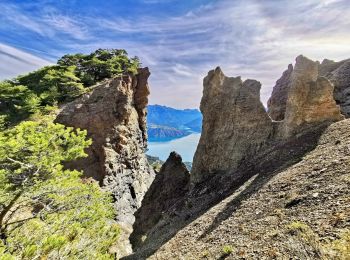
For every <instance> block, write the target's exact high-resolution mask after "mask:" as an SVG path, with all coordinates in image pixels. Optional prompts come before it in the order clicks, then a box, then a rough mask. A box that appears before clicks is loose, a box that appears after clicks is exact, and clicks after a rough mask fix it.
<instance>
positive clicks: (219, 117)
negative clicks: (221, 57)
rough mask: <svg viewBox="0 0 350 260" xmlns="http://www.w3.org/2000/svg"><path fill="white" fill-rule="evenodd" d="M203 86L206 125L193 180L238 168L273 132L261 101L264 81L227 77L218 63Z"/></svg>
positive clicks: (196, 156)
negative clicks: (261, 88)
mask: <svg viewBox="0 0 350 260" xmlns="http://www.w3.org/2000/svg"><path fill="white" fill-rule="evenodd" d="M203 86H204V90H203V97H202V101H201V105H200V110H201V112H202V114H203V126H202V135H201V138H200V141H199V144H198V147H197V151H196V153H195V155H194V160H193V168H192V172H191V179H192V181H193V182H200V181H202V180H204V179H206V178H207V177H210V176H211V175H212V174H214V173H219V172H226V171H228V170H230V169H234V168H237V167H238V165H239V164H240V163H241V162H242V161H244V160H245V159H247V158H249V157H250V156H251V155H254V154H255V153H256V152H257V151H258V150H260V149H262V147H264V146H265V145H266V143H268V142H269V139H270V137H271V136H272V133H273V123H272V122H271V120H270V118H269V116H268V115H267V113H266V111H265V108H264V106H263V105H262V103H261V102H260V87H261V84H260V82H258V81H256V80H246V81H244V82H242V80H241V78H240V77H237V78H233V77H226V76H225V75H224V73H223V72H222V71H221V69H220V68H219V67H218V68H216V69H215V70H211V71H209V73H208V75H207V76H206V77H205V78H204V81H203ZM247 140H249V141H247Z"/></svg>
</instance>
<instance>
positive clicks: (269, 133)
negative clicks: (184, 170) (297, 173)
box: [191, 56, 343, 183]
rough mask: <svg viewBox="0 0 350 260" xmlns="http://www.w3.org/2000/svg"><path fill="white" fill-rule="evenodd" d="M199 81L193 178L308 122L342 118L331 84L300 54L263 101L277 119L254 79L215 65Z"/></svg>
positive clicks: (226, 167) (234, 164)
mask: <svg viewBox="0 0 350 260" xmlns="http://www.w3.org/2000/svg"><path fill="white" fill-rule="evenodd" d="M203 86H204V90H203V97H202V101H201V106H200V109H201V111H202V113H203V130H202V135H201V139H200V141H199V144H198V147H197V150H196V153H195V156H194V161H193V168H192V174H191V180H192V182H194V183H198V182H201V181H204V180H206V179H207V178H208V177H210V176H212V175H213V174H220V173H223V172H228V171H234V170H235V169H237V168H238V167H239V166H240V165H242V164H244V163H246V162H249V161H251V160H252V158H254V156H255V155H256V154H258V153H259V152H260V151H262V150H263V149H266V148H267V147H269V146H271V145H273V144H274V143H276V142H279V141H281V140H285V139H288V138H290V137H291V136H293V135H295V134H298V133H301V132H302V131H306V130H307V129H308V128H310V127H311V128H312V127H315V126H316V125H319V124H323V123H325V122H334V121H338V120H341V119H343V116H342V115H341V113H340V109H339V106H338V105H337V104H336V102H335V101H334V98H333V85H332V83H331V82H330V81H329V80H328V79H327V78H325V77H319V72H318V63H317V62H313V61H311V60H309V59H307V58H306V57H304V56H298V57H297V59H296V64H295V67H294V69H293V67H292V66H291V65H290V66H289V67H288V70H287V71H285V72H284V74H283V76H282V78H281V79H279V80H278V81H277V87H276V88H275V91H274V94H273V97H272V98H271V99H270V101H269V105H270V108H269V112H270V115H272V116H273V118H272V119H274V120H279V119H283V120H282V121H280V122H276V121H273V120H271V118H270V117H269V115H268V113H267V112H266V111H265V108H264V106H263V105H262V103H261V102H260V87H261V84H260V83H259V82H258V81H256V80H246V81H244V82H242V80H241V78H240V77H237V78H232V77H227V76H225V75H224V74H223V72H222V71H221V69H220V68H216V69H215V70H212V71H210V72H209V73H208V75H207V77H205V79H204V81H203ZM271 113H272V114H271Z"/></svg>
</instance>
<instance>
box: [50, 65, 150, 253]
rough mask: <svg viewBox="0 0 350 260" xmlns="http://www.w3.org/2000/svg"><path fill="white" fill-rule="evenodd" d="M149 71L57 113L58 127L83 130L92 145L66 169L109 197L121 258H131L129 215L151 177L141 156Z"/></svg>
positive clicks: (98, 88) (100, 88)
mask: <svg viewBox="0 0 350 260" xmlns="http://www.w3.org/2000/svg"><path fill="white" fill-rule="evenodd" d="M149 75H150V73H149V71H148V68H145V69H140V70H139V73H138V75H137V76H124V77H122V78H114V79H110V80H107V81H105V82H103V83H101V84H99V85H97V86H95V87H94V88H93V89H92V91H91V92H90V93H87V94H85V95H83V96H82V97H81V98H78V99H77V100H75V101H73V102H71V103H68V104H67V105H65V106H64V107H62V108H61V111H60V113H59V114H58V116H57V119H56V121H57V122H59V123H62V124H64V125H67V126H73V127H76V128H81V129H86V130H87V132H88V136H89V137H90V138H91V139H92V145H91V147H89V148H88V149H87V154H88V157H87V158H84V159H80V160H77V161H75V162H72V163H69V164H68V165H67V167H70V168H74V169H78V170H83V171H84V175H85V176H86V177H93V178H94V179H96V180H98V181H99V182H100V183H101V185H102V186H103V187H104V188H105V189H107V190H109V191H111V192H112V194H113V197H114V200H115V202H114V206H115V209H116V212H117V221H118V222H119V224H120V225H121V226H122V228H123V229H124V231H125V232H124V234H123V236H124V237H123V238H122V239H121V242H120V245H121V247H120V248H122V251H124V252H120V255H119V256H121V255H125V254H127V253H130V252H131V246H130V245H128V241H127V238H128V235H129V234H130V233H131V231H132V224H133V223H134V220H135V218H134V215H133V213H134V212H135V211H136V210H137V208H139V207H140V206H141V201H142V199H143V196H144V194H145V193H146V191H147V189H148V188H149V186H150V184H151V182H152V180H153V178H154V172H153V170H152V169H151V167H150V166H149V164H148V161H147V158H146V155H145V153H144V151H145V148H146V145H147V133H146V113H147V112H146V106H147V102H148V95H149V88H148V83H147V78H148V76H149Z"/></svg>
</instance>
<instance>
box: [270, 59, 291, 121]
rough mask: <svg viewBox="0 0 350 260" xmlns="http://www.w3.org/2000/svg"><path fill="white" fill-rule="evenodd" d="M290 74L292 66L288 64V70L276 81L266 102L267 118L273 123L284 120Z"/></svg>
mask: <svg viewBox="0 0 350 260" xmlns="http://www.w3.org/2000/svg"><path fill="white" fill-rule="evenodd" d="M292 72H293V65H292V64H289V65H288V69H287V70H286V71H284V72H283V74H282V77H281V78H280V79H279V80H277V81H276V85H275V86H274V88H273V91H272V94H271V97H270V99H269V100H268V101H267V108H268V113H269V116H270V117H271V118H272V119H273V120H275V121H281V120H283V119H284V114H285V112H286V103H287V96H288V90H289V84H290V79H291V75H292Z"/></svg>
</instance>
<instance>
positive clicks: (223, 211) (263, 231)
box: [139, 120, 350, 259]
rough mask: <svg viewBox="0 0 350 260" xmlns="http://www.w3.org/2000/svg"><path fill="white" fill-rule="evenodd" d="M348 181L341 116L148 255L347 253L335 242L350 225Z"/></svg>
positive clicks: (347, 132)
mask: <svg viewBox="0 0 350 260" xmlns="http://www.w3.org/2000/svg"><path fill="white" fill-rule="evenodd" d="M264 178H265V179H266V181H263V179H264ZM349 187H350V120H343V121H340V122H337V123H334V124H332V125H331V126H330V127H328V128H327V129H326V131H325V132H324V133H323V134H322V135H321V137H320V139H319V141H318V145H317V147H316V148H315V149H314V150H313V151H311V152H309V153H307V154H306V155H305V156H304V157H303V158H302V160H301V161H300V162H299V163H297V164H294V165H293V166H290V167H287V168H285V169H284V170H282V171H277V172H274V173H271V172H270V173H269V175H266V173H263V172H261V173H259V174H257V175H255V176H253V177H251V178H250V179H249V180H248V181H246V182H245V184H244V185H243V186H241V187H240V188H239V189H238V190H236V191H235V192H234V193H233V194H232V195H230V196H229V197H227V198H226V199H224V200H222V201H221V202H219V203H217V204H216V205H214V206H213V207H211V208H210V209H208V210H207V211H206V212H205V213H203V214H201V215H200V216H199V217H198V218H196V219H193V221H191V222H190V223H188V224H187V225H186V226H184V227H183V228H182V229H180V230H178V232H173V233H174V236H173V237H172V238H171V239H170V240H169V241H168V242H166V243H165V244H163V245H162V246H161V247H160V248H159V249H158V250H156V251H155V252H154V253H153V255H152V256H151V257H150V259H225V258H227V259H350V258H349V257H350V256H349V255H345V254H344V255H337V252H338V251H336V250H333V249H334V248H335V245H338V244H341V241H340V240H339V238H340V237H341V236H342V232H344V231H345V230H346V229H349V228H350V192H349ZM348 242H349V241H348ZM343 243H345V242H344V241H343ZM344 245H346V244H344ZM347 246H348V245H347ZM343 248H346V246H344V247H343ZM139 259H142V257H141V258H139Z"/></svg>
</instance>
